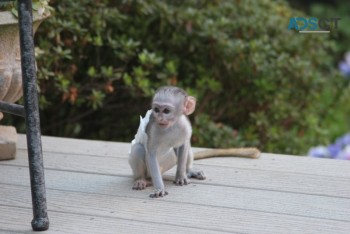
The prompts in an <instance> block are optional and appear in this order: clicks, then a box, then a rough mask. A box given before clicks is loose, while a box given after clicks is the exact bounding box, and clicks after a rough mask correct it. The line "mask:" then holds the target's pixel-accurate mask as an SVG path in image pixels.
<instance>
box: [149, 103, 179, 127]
mask: <svg viewBox="0 0 350 234" xmlns="http://www.w3.org/2000/svg"><path fill="white" fill-rule="evenodd" d="M152 113H153V116H154V118H155V120H156V123H157V125H158V126H159V127H161V128H162V129H166V128H169V127H171V126H173V125H174V123H175V122H176V120H177V117H178V116H179V114H178V113H177V112H176V108H175V106H173V105H171V104H164V103H153V105H152Z"/></svg>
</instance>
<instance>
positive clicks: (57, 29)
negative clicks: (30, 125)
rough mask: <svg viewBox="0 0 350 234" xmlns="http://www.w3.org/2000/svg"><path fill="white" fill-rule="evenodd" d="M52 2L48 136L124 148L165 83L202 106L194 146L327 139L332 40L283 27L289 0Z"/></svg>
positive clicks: (285, 148)
mask: <svg viewBox="0 0 350 234" xmlns="http://www.w3.org/2000/svg"><path fill="white" fill-rule="evenodd" d="M50 4H51V5H52V6H53V7H54V8H55V9H56V12H55V14H54V16H53V17H51V18H50V19H49V20H47V22H45V23H43V25H42V26H41V28H40V29H39V31H38V33H37V36H36V41H37V43H38V46H39V47H40V50H39V49H38V50H37V55H38V57H37V63H38V68H39V72H38V77H39V81H40V91H41V99H40V103H41V113H42V130H43V133H44V134H48V135H59V136H69V137H83V138H97V139H105V140H121V141H124V140H125V141H130V140H131V139H132V138H133V135H134V134H135V131H136V129H137V126H138V118H139V117H138V116H139V115H140V114H142V115H143V114H144V113H145V111H146V110H147V109H148V107H149V101H150V97H151V95H152V94H153V93H154V91H155V90H156V89H157V88H158V87H159V86H161V85H165V84H172V85H178V86H181V87H184V88H185V89H186V90H187V91H188V92H189V93H190V94H192V95H195V96H196V97H197V99H198V108H197V110H196V113H195V116H194V117H193V122H194V137H193V143H194V145H196V146H206V147H227V146H252V145H255V146H258V147H260V148H261V149H262V150H264V151H269V152H276V153H277V152H278V153H291V154H300V153H304V152H306V150H307V149H308V148H309V146H311V145H315V143H317V142H322V143H323V142H326V141H327V139H328V136H329V134H330V133H329V131H327V130H325V129H324V128H322V123H323V120H324V119H325V118H326V117H327V116H329V114H330V110H329V109H328V107H329V106H330V105H332V103H333V97H332V93H334V92H336V90H337V89H338V88H339V87H342V86H343V85H344V84H343V83H342V82H341V81H342V80H341V79H340V78H339V77H338V74H337V73H336V72H335V71H334V69H333V67H334V64H333V61H332V57H331V55H330V54H331V53H332V51H333V49H334V43H332V42H331V41H330V40H329V36H328V35H299V34H298V33H297V32H294V31H288V30H287V27H288V23H289V18H290V17H292V16H301V15H302V13H300V12H296V11H293V10H292V9H291V8H290V7H289V6H288V4H287V3H286V2H285V1H270V0H263V1H252V0H247V1H240V0H230V1H228V0H225V1H224V0H214V1H196V0H189V1H156V0H147V1H131V0H123V1H108V0H99V1H92V0H81V1H69V0H61V1H56V0H55V1H51V2H50ZM321 100H322V102H321ZM191 118H192V117H191Z"/></svg>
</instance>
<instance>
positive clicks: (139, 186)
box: [132, 179, 151, 190]
mask: <svg viewBox="0 0 350 234" xmlns="http://www.w3.org/2000/svg"><path fill="white" fill-rule="evenodd" d="M150 185H151V182H149V181H147V180H145V179H139V180H136V181H135V182H134V185H133V186H132V189H134V190H143V189H145V188H146V187H147V186H150Z"/></svg>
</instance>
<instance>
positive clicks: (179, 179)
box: [174, 177, 191, 186]
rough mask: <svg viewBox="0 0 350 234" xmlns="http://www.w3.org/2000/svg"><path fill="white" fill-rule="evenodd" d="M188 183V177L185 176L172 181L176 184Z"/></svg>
mask: <svg viewBox="0 0 350 234" xmlns="http://www.w3.org/2000/svg"><path fill="white" fill-rule="evenodd" d="M189 183H191V181H190V179H188V178H187V177H185V178H176V179H175V181H174V184H176V185H180V186H182V185H188V184H189Z"/></svg>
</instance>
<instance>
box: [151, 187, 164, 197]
mask: <svg viewBox="0 0 350 234" xmlns="http://www.w3.org/2000/svg"><path fill="white" fill-rule="evenodd" d="M166 195H168V192H167V191H165V190H164V189H157V190H155V191H154V193H151V194H150V195H149V196H150V197H151V198H158V197H164V196H166Z"/></svg>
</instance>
